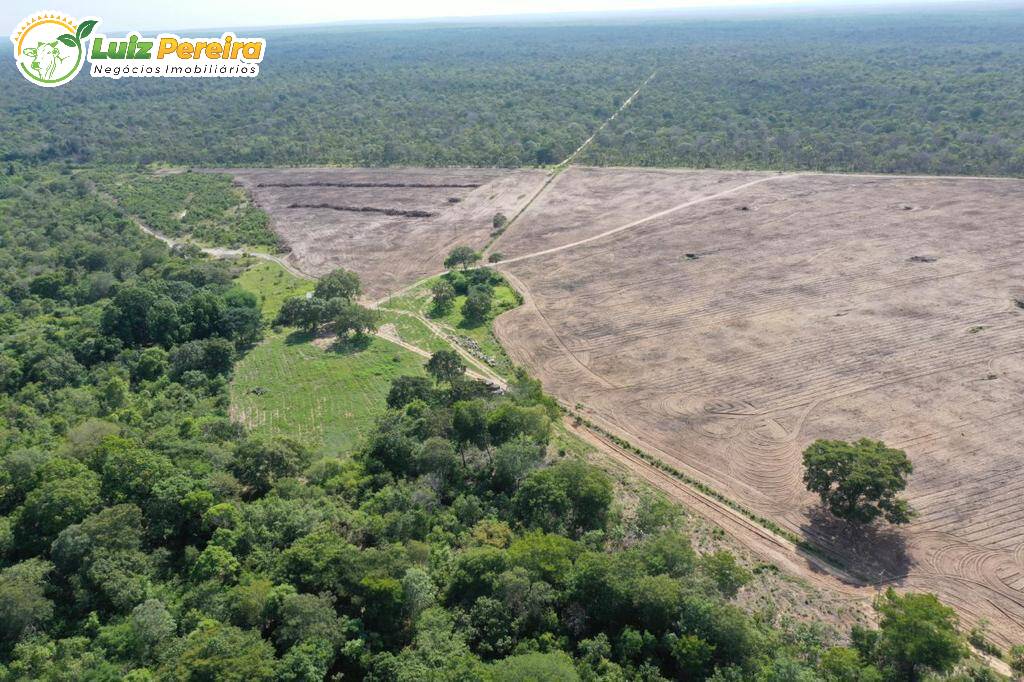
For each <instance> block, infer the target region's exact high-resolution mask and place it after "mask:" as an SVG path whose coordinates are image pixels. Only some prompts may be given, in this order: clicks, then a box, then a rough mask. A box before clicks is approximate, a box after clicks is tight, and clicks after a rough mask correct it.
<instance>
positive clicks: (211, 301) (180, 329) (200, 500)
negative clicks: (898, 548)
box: [0, 164, 995, 682]
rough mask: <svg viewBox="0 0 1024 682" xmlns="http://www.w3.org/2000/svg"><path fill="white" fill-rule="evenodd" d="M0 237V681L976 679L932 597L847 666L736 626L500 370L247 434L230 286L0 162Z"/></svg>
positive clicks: (811, 627) (885, 617)
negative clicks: (359, 422)
mask: <svg viewBox="0 0 1024 682" xmlns="http://www.w3.org/2000/svg"><path fill="white" fill-rule="evenodd" d="M209 181H210V182H212V183H216V182H217V179H216V178H209ZM0 239H2V244H3V249H2V250H0V259H2V265H3V269H2V275H0V328H2V329H3V333H2V338H0V383H2V389H3V392H2V394H0V679H2V680H133V681H135V682H140V681H145V680H196V681H199V680H310V681H312V680H324V679H367V680H378V681H384V680H387V681H392V680H394V681H400V680H403V681H404V680H410V681H411V680H510V681H511V680H599V679H600V680H646V681H657V680H664V679H693V680H700V679H710V680H715V681H716V682H733V681H738V680H755V681H761V682H769V681H778V682H790V681H793V682H805V681H806V682H810V681H811V680H830V681H835V682H845V681H854V680H860V681H873V680H922V679H949V680H990V679H995V678H994V676H993V675H992V674H991V673H990V672H988V671H987V669H985V668H983V667H980V666H979V665H977V664H968V665H966V667H964V666H963V665H961V666H960V668H959V669H958V671H955V672H949V673H948V675H947V674H945V672H947V671H952V670H953V669H954V667H955V666H957V664H958V663H959V662H960V661H961V659H962V657H963V656H964V655H965V653H966V649H965V645H964V643H963V640H962V639H961V636H960V635H959V634H958V633H957V632H956V630H955V629H954V625H955V620H956V619H955V615H954V614H953V612H952V610H951V609H948V608H946V607H944V606H941V605H940V604H939V603H938V602H937V601H936V600H935V599H934V597H931V596H930V595H913V594H911V595H906V596H897V595H895V594H893V593H889V594H887V595H883V596H882V597H881V598H880V599H879V601H878V604H877V605H876V608H877V609H878V611H879V615H880V627H879V628H878V629H867V628H855V629H854V631H853V633H852V637H851V638H849V639H848V640H846V641H847V642H848V644H847V645H846V646H837V642H838V641H843V638H837V637H836V636H835V635H834V634H829V628H825V627H821V626H820V625H818V624H815V623H793V622H789V623H781V622H779V621H778V619H776V618H774V617H772V614H771V613H756V612H755V613H751V612H747V611H745V610H744V609H742V608H740V607H739V606H738V605H737V604H736V603H735V601H734V597H735V595H736V594H737V592H738V591H740V590H743V589H745V587H744V586H745V585H746V584H747V583H748V582H749V581H750V580H751V577H752V576H751V574H750V572H748V570H747V569H745V568H744V567H743V566H742V565H741V564H740V563H739V562H738V561H737V560H736V558H735V557H734V556H733V555H732V554H730V553H729V552H727V551H711V552H706V551H705V552H698V551H696V550H695V548H694V547H693V545H692V543H691V540H690V537H689V535H688V532H687V525H686V524H685V523H684V520H683V519H682V517H681V516H680V512H679V511H678V510H677V509H675V508H674V507H672V506H671V505H669V504H668V503H667V502H665V501H663V500H661V499H660V498H658V497H655V496H650V495H645V496H643V497H642V498H641V499H640V500H639V501H638V502H637V503H636V504H634V505H632V506H631V507H629V508H626V507H625V506H624V505H623V504H621V502H620V501H619V500H617V499H616V497H615V488H614V486H613V483H612V480H611V479H610V478H609V477H608V476H607V475H606V474H605V473H603V472H602V471H601V470H600V469H598V468H596V467H594V466H593V465H591V464H589V463H588V462H587V461H586V460H585V459H584V458H581V457H579V456H577V455H574V454H573V453H571V452H565V451H562V450H560V449H559V448H558V447H556V445H555V443H556V441H555V439H554V438H553V429H554V424H555V423H556V422H557V420H558V419H559V418H560V414H559V410H558V408H557V406H556V405H555V404H554V402H553V401H552V400H551V399H550V398H548V397H547V396H545V395H544V394H543V392H542V391H541V388H540V386H539V384H538V383H537V382H535V381H532V380H531V379H529V378H528V377H526V376H525V375H523V374H521V373H520V374H517V375H516V377H515V379H514V380H513V382H512V384H511V387H510V390H509V391H508V392H506V393H495V392H493V391H492V389H491V388H490V387H488V386H487V385H485V384H482V383H479V382H476V381H472V380H470V379H468V378H467V377H465V376H464V375H463V373H462V370H463V368H462V367H461V366H460V364H459V361H458V356H455V355H454V354H450V355H449V356H447V357H439V356H437V355H435V358H434V359H433V360H432V361H431V362H430V363H429V364H428V366H427V370H428V371H427V373H426V374H422V373H421V374H417V375H415V376H407V377H399V378H397V379H395V380H394V381H393V383H392V385H391V388H390V391H389V393H388V395H387V409H382V411H381V414H380V415H379V418H378V421H377V424H376V426H375V427H374V428H373V429H372V431H371V432H370V433H369V434H368V435H367V436H366V437H365V438H362V439H360V440H359V441H358V444H357V445H356V446H354V447H352V448H351V449H347V450H345V451H327V452H325V453H320V454H318V455H317V456H314V455H313V454H312V453H311V452H310V451H309V450H307V449H306V448H305V447H303V446H301V445H299V444H297V443H295V442H293V441H289V440H282V439H264V438H257V437H253V436H251V435H249V434H247V433H246V432H245V429H244V428H243V427H242V426H240V425H239V424H237V423H235V422H233V421H232V420H231V419H230V418H229V414H228V403H229V398H228V392H227V390H226V384H227V382H228V380H229V379H230V376H231V373H232V371H233V368H234V364H235V362H236V361H237V360H238V358H239V357H241V356H243V355H244V354H246V353H247V352H248V351H249V349H250V348H252V347H253V344H256V343H257V342H258V341H259V339H260V338H261V337H262V335H263V333H264V322H263V320H264V317H263V316H262V315H261V311H260V307H259V302H258V300H257V297H256V296H255V295H254V294H252V293H251V292H248V291H245V290H243V289H240V288H239V286H238V284H237V276H238V275H239V274H240V273H239V272H238V269H239V268H240V267H241V266H240V265H237V264H234V265H233V264H231V263H228V262H217V261H210V260H208V259H206V258H204V257H202V256H201V255H200V254H198V253H197V252H195V251H190V250H176V251H175V252H173V253H172V252H170V251H169V250H168V249H167V248H166V247H165V246H164V245H163V244H161V243H159V242H157V241H156V240H154V239H151V238H149V237H147V236H145V235H143V234H142V233H141V232H139V231H138V230H137V228H136V226H135V225H134V223H133V222H132V221H131V220H130V219H129V218H128V217H127V216H126V215H124V214H123V213H122V212H121V209H119V208H118V207H117V206H116V204H113V203H111V202H110V201H108V200H107V199H106V198H105V197H104V196H103V195H102V194H100V193H97V192H96V191H95V189H94V187H93V186H92V182H91V180H90V179H89V178H88V177H87V176H86V175H84V174H81V173H77V174H76V173H74V172H72V171H71V170H70V169H68V168H60V167H54V166H35V167H28V166H19V165H14V164H9V165H7V166H6V168H5V172H4V174H3V175H0ZM940 673H942V674H940Z"/></svg>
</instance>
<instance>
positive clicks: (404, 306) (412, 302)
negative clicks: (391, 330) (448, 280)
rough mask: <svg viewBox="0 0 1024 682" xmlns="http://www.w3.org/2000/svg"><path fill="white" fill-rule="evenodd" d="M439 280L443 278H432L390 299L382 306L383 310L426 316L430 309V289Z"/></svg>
mask: <svg viewBox="0 0 1024 682" xmlns="http://www.w3.org/2000/svg"><path fill="white" fill-rule="evenodd" d="M439 279H441V278H440V277H431V278H430V279H428V280H426V281H424V282H421V283H420V285H419V286H417V287H416V288H414V289H410V290H409V291H406V292H405V293H403V294H399V295H398V296H393V297H391V298H389V299H388V300H387V301H386V302H385V303H384V304H383V305H381V308H389V309H391V310H406V311H408V312H412V313H420V314H423V315H426V313H427V311H428V310H429V308H430V288H431V287H432V286H434V284H435V283H436V282H437V280H439Z"/></svg>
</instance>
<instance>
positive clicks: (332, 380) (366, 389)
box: [230, 334, 424, 453]
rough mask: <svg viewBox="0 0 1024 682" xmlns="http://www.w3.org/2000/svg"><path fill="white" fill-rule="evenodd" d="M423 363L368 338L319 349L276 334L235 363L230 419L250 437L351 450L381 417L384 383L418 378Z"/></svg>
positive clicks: (298, 337) (304, 339)
mask: <svg viewBox="0 0 1024 682" xmlns="http://www.w3.org/2000/svg"><path fill="white" fill-rule="evenodd" d="M423 363H424V361H423V358H422V357H420V356H419V355H416V354H415V353H411V352H409V351H407V350H405V349H404V348H400V347H399V346H396V345H394V344H393V343H390V342H388V341H385V340H383V339H380V338H377V337H372V338H371V340H370V341H369V342H368V345H367V346H366V347H365V348H364V349H362V350H347V351H335V350H332V349H326V350H323V349H321V348H319V347H318V346H316V345H313V344H312V343H310V342H309V337H308V336H304V335H301V334H291V335H288V334H279V335H276V336H272V337H270V338H269V339H267V340H266V341H265V342H264V343H262V344H260V345H259V346H257V347H256V348H254V349H252V351H250V352H249V353H248V355H246V356H245V358H243V359H242V361H241V362H239V363H238V364H237V365H236V366H235V375H234V379H233V381H232V383H231V389H230V393H231V414H232V416H233V417H234V418H235V419H236V420H238V421H241V422H242V423H244V424H246V425H247V426H248V427H249V428H250V429H251V431H252V432H254V433H256V434H261V435H267V436H287V437H289V438H294V439H296V440H297V441H299V442H301V443H304V444H306V445H308V446H309V447H312V448H315V449H318V450H321V451H323V452H329V453H341V452H345V451H347V450H351V449H352V448H353V447H354V446H355V445H356V444H357V443H358V441H359V439H360V438H361V437H362V436H363V435H364V434H366V433H367V432H369V430H370V429H371V428H372V426H373V423H374V420H375V419H376V418H377V416H379V415H380V414H381V412H383V410H384V408H385V399H386V397H387V394H388V390H389V389H390V388H391V381H392V380H393V379H394V378H395V377H398V376H403V375H421V374H424V369H423Z"/></svg>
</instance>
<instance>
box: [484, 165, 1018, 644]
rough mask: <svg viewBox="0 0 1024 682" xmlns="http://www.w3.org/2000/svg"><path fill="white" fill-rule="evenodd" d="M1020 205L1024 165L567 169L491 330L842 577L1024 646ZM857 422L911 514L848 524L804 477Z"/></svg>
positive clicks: (551, 387) (552, 385)
mask: <svg viewBox="0 0 1024 682" xmlns="http://www.w3.org/2000/svg"><path fill="white" fill-rule="evenodd" d="M631 174H632V182H630V175H631ZM679 178H685V183H684V184H682V185H680V184H679ZM631 186H632V188H633V189H630V187H631ZM1022 216H1024V181H1016V180H995V179H993V180H984V179H969V178H958V179H936V178H900V177H885V178H883V177H869V176H828V175H787V176H783V175H767V174H747V173H723V172H708V173H703V172H690V173H689V174H686V173H678V172H670V173H658V172H651V171H624V170H617V169H611V170H607V171H603V170H594V169H584V170H582V171H579V170H577V169H571V170H570V171H568V172H567V173H565V174H564V175H563V176H561V177H559V178H558V180H556V181H555V182H553V183H552V184H551V185H550V186H549V187H548V188H547V189H546V190H545V191H544V193H543V194H542V195H541V197H539V198H538V199H537V200H536V202H535V204H534V206H531V208H530V209H529V210H528V211H527V212H526V213H525V214H524V215H523V216H522V217H521V218H520V219H519V220H517V221H516V223H515V224H514V225H513V226H512V228H510V230H509V232H508V233H507V234H506V235H505V236H503V237H502V239H501V240H500V242H499V244H498V245H497V246H496V250H500V251H502V252H503V253H505V254H506V255H507V256H509V257H510V258H518V260H514V261H512V262H509V263H508V264H506V265H503V266H501V269H502V270H503V271H504V272H506V273H507V274H508V275H510V278H511V279H512V281H513V283H514V284H516V285H517V286H518V287H519V288H520V289H521V291H522V292H523V293H524V295H525V298H526V303H525V305H524V306H522V307H521V308H518V309H516V310H514V311H511V312H509V313H507V314H505V315H503V316H502V317H500V318H499V319H498V320H497V323H496V332H497V333H498V335H499V338H500V339H501V340H502V342H503V343H504V344H505V346H506V348H507V349H508V351H509V353H510V355H511V356H512V358H513V359H514V360H515V361H516V362H518V363H520V364H523V365H525V366H526V367H527V368H528V369H529V370H530V371H531V372H532V373H534V374H535V375H536V376H538V377H539V378H540V379H542V381H543V383H544V386H545V388H546V389H547V390H548V391H550V392H552V393H554V394H555V395H557V396H558V397H559V398H561V399H562V400H563V401H565V402H567V403H569V404H576V403H580V404H581V405H582V407H583V411H584V412H586V413H588V415H589V416H590V417H592V418H593V419H594V420H595V421H597V422H599V423H601V424H602V425H604V426H605V427H606V428H608V430H610V431H612V432H615V433H618V434H620V435H621V436H623V437H626V438H628V439H629V440H631V441H632V442H634V443H636V444H639V445H641V446H642V447H644V448H645V449H647V450H648V451H649V452H651V453H653V454H656V455H658V456H660V457H662V458H664V459H666V460H668V461H671V462H672V464H673V465H675V466H676V467H677V468H679V469H682V470H684V471H686V472H688V473H690V474H691V475H693V476H694V477H696V478H698V479H700V480H702V481H704V482H706V483H708V484H710V485H712V486H713V487H715V488H717V489H718V490H720V491H721V492H722V493H725V494H726V495H728V496H730V497H732V498H734V499H735V500H737V501H738V502H740V503H742V504H743V505H745V506H746V507H748V508H749V509H751V510H753V511H755V512H757V513H759V514H762V515H764V516H767V517H769V518H771V519H773V520H775V521H777V522H778V523H780V524H781V525H783V526H784V527H786V528H788V529H790V530H792V531H794V532H796V533H798V534H800V535H802V536H804V537H807V538H809V539H811V540H812V541H813V542H814V543H815V544H817V545H818V546H820V547H822V548H823V549H825V550H826V551H827V552H829V553H830V554H832V555H833V556H834V557H835V558H836V560H837V561H839V562H841V564H842V565H843V566H844V567H845V568H846V569H847V570H848V571H849V573H850V574H854V575H856V576H859V577H860V578H862V579H863V580H865V581H866V582H867V583H869V584H873V585H879V586H882V585H889V584H892V585H897V586H902V587H904V588H908V589H915V590H928V591H933V592H935V593H937V594H938V595H939V597H940V598H941V599H942V600H943V601H945V602H947V603H950V604H951V605H953V606H955V607H957V608H958V609H959V610H960V612H961V614H962V615H963V616H964V620H965V621H966V623H968V624H972V623H976V622H978V621H979V620H980V619H982V618H985V619H987V620H988V621H989V622H990V626H989V628H990V634H991V636H992V638H993V639H995V640H996V641H998V642H1000V643H1002V644H1009V643H1021V642H1024V466H1022V464H1024V429H1022V426H1024V420H1022V419H1021V416H1022V413H1024V308H1022V307H1021V305H1024V304H1018V303H1017V301H1024V219H1022ZM563 228H564V229H563ZM602 235H603V236H602ZM861 436H867V437H871V438H877V439H881V440H884V441H885V442H886V443H887V444H889V445H891V446H895V447H899V448H903V449H905V450H906V451H907V453H908V455H909V456H910V458H911V460H912V461H913V463H914V465H915V472H914V474H913V476H912V477H911V481H910V486H909V488H908V491H907V497H908V498H909V500H910V502H911V504H912V505H913V506H914V507H915V508H916V509H917V511H918V512H919V516H918V518H917V519H916V520H915V521H914V522H913V523H911V524H910V525H909V526H907V527H904V528H900V529H886V528H872V529H870V530H868V531H863V530H856V529H851V528H848V527H845V526H844V525H843V524H840V523H836V522H835V521H833V520H830V518H829V517H828V516H827V515H826V514H823V513H822V511H821V510H820V509H819V507H818V505H817V500H816V498H815V497H814V496H813V495H810V494H809V493H807V492H806V491H805V490H804V488H803V484H802V481H801V476H802V467H801V462H800V458H801V452H802V451H803V449H804V448H805V447H806V446H807V445H808V444H809V443H810V442H812V441H813V440H814V439H816V438H843V439H855V438H858V437H861Z"/></svg>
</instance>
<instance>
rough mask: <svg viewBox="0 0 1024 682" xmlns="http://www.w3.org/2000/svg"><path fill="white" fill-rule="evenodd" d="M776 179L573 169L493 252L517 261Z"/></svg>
mask: <svg viewBox="0 0 1024 682" xmlns="http://www.w3.org/2000/svg"><path fill="white" fill-rule="evenodd" d="M772 175H775V174H774V173H755V172H742V171H693V170H661V169H636V168H628V169H627V168H590V167H579V166H573V167H571V168H568V169H567V170H565V171H564V172H563V173H561V174H560V175H559V176H558V177H557V178H555V179H554V180H553V181H552V182H551V185H550V186H549V187H548V188H547V189H545V190H544V193H543V194H542V195H540V196H539V197H538V198H537V199H536V200H535V201H534V203H533V204H532V205H531V206H530V209H529V210H528V211H527V212H526V213H524V214H523V215H521V216H520V217H519V219H518V220H516V223H515V225H514V227H513V228H510V229H509V231H508V232H507V233H505V234H504V235H502V236H501V237H500V238H499V239H498V240H497V241H496V242H495V243H494V245H493V246H492V247H491V250H492V251H494V252H500V253H502V254H503V255H504V256H505V257H506V258H513V257H516V256H521V255H524V254H528V253H535V252H537V251H541V250H544V249H549V248H552V247H559V246H563V245H565V244H569V243H572V242H576V241H579V240H581V239H587V238H590V237H593V236H594V235H597V234H600V233H602V232H604V231H606V230H609V229H614V228H618V227H620V226H622V225H625V224H627V223H629V222H631V221H633V220H636V219H638V218H643V217H645V216H648V215H651V214H653V213H658V212H660V211H664V210H666V209H670V208H672V207H674V206H677V205H679V204H682V203H684V202H689V201H692V200H694V199H700V198H703V197H707V196H711V195H714V194H717V193H719V192H722V191H724V190H728V189H731V188H733V187H736V186H737V185H741V184H743V183H745V182H748V181H750V180H755V179H757V178H761V177H770V176H772Z"/></svg>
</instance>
